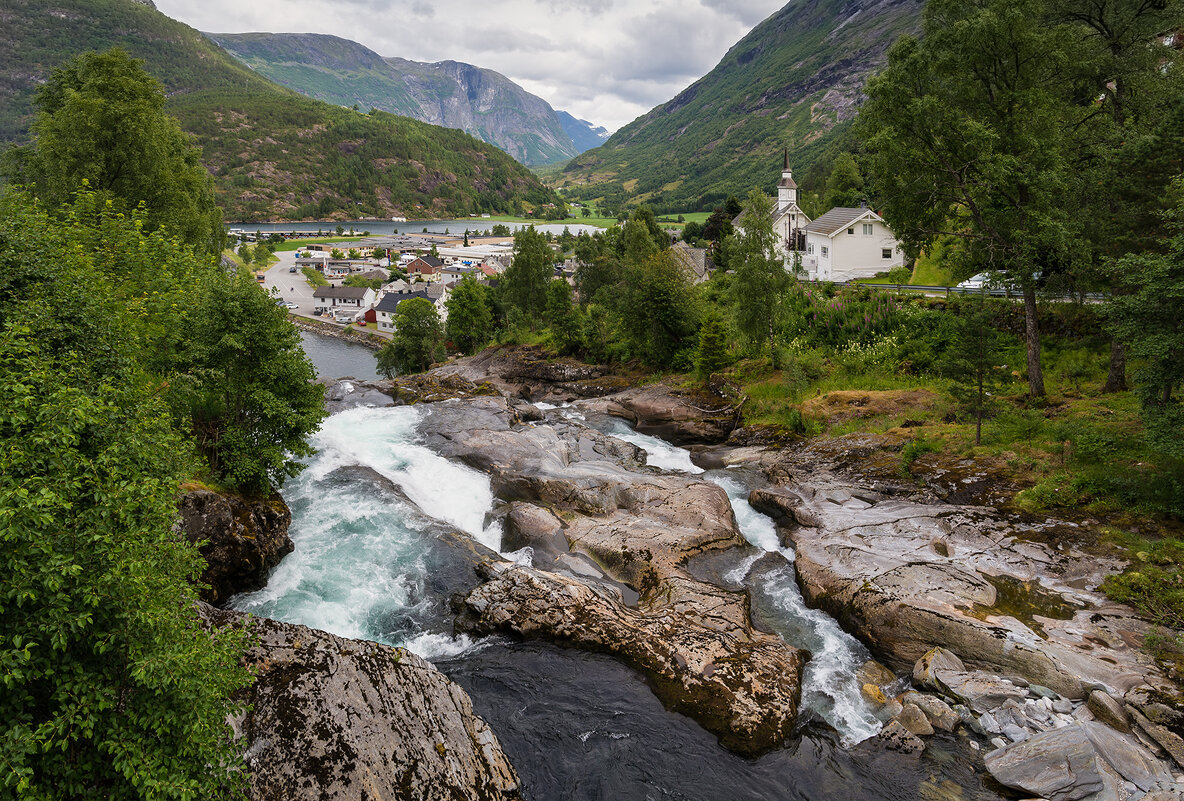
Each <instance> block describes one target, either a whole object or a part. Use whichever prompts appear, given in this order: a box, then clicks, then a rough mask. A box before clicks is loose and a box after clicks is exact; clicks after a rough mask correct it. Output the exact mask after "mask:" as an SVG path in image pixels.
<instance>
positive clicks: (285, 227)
mask: <svg viewBox="0 0 1184 801" xmlns="http://www.w3.org/2000/svg"><path fill="white" fill-rule="evenodd" d="M531 224H532V223H512V222H510V223H507V222H503V223H499V222H497V221H495V220H483V219H478V218H469V219H464V220H430V221H422V220H413V221H411V222H399V223H396V222H391V221H390V220H385V221H384V220H355V221H353V222H341V223H338V222H298V223H227V224H226V225H227V228H238V229H241V230H243V231H247V232H251V233H254V232H255V231H259V232H261V233H264V234H267V233H270V232H272V231H302V232H307V233H308V234H310V235H316V234H318V233H320V234H322V235H323V236H334V235H335V234H336V233H337V226H339V225H340V226H341V227H342V228H344V229H345V233H346V234H348V233H349V231H350V228H353V230H354V233H355V234H357V235H361V233H362V232H363V231H369V232H370V233H371V234H372V235H374V236H380V235H381V236H390V235H391V234H394V233H400V234H418V233H423V232H424V230H425V229H426V231H427V232H428V233H431V234H443V233H452V234H456V235H457V236H460V235H461V234H463V233H464V232H465V231H466V230H468V231H469V232H470V233H472V232H476V231H488V230H489V229H491V228H493V226H495V225H504V226H506V227H508V228H509V229H510V230H511V231H517V230H518V229H519V228H525V227H527V226H528V225H531ZM533 225H534V227H535V228H536V229H538V230H540V231H545V232H549V233H552V234H561V233H563V229H564V228H567V229H568V230H569V231H571V232H572V233H573V234H580V233H584V232H587V233H589V234H593V233H596V232H597V231H603V230H604V229H602V228H598V227H597V226H595V225H584V224H582V223H569V224H566V225H565V224H563V223H559V224H555V223H534V224H533Z"/></svg>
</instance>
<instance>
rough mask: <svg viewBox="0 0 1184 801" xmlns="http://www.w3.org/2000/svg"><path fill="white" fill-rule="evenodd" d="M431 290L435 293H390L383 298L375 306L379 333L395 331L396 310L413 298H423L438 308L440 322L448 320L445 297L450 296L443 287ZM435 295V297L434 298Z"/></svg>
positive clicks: (435, 286) (434, 287)
mask: <svg viewBox="0 0 1184 801" xmlns="http://www.w3.org/2000/svg"><path fill="white" fill-rule="evenodd" d="M430 289H434V290H436V291H435V292H431V293H429V292H404V293H399V292H388V293H386V294H384V295H383V296H382V300H380V301H378V304H377V305H375V306H374V322H375V324H376V325H377V326H378V330H379V331H383V332H386V333H388V334H389V333H391V332H392V331H394V330H395V310H396V309H397V308H399V304H400V303H402V302H404V301H407V300H411V299H412V298H423V299H424V300H426V301H428V302H429V303H431V304H432V305H433V306H435V307H436V313H437V314H439V315H440V322H444V321H445V320H447V319H448V309H447V308H445V306H444V297H445V296H446V295H447V294H448V293H447V292H445V291H441V290H443V289H444V287H443V286H438V285H434V286H432V287H431V288H430ZM433 295H435V297H433Z"/></svg>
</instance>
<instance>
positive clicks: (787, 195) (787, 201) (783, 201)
mask: <svg viewBox="0 0 1184 801" xmlns="http://www.w3.org/2000/svg"><path fill="white" fill-rule="evenodd" d="M784 156H785V162H784V166H783V167H782V170H781V182H780V183H778V184H777V210H778V211H780V210H782V209H784V208H786V207H788V206H790V205H792V204H796V203H797V202H798V185H797V182H796V181H794V180H793V171H792V170H791V169H789V148H788V147H787V148H785V153H784Z"/></svg>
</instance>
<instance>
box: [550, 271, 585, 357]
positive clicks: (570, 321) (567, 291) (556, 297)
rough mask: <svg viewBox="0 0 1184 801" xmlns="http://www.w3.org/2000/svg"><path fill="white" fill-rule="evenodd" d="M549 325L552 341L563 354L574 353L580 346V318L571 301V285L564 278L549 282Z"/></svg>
mask: <svg viewBox="0 0 1184 801" xmlns="http://www.w3.org/2000/svg"><path fill="white" fill-rule="evenodd" d="M546 318H547V327H548V328H549V329H550V330H551V342H552V343H553V344H554V345H555V349H556V350H557V351H559V352H560V353H561V354H566V353H572V352H573V351H575V350H577V349H578V348H579V346H580V320H579V317H578V315H577V313H576V310H575V308H574V307H573V306H572V302H571V286H569V285H568V283H567V281H566V280H565V279H563V278H554V279H552V280H551V282H550V283H548V284H547V310H546Z"/></svg>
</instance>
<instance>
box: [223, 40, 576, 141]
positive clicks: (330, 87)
mask: <svg viewBox="0 0 1184 801" xmlns="http://www.w3.org/2000/svg"><path fill="white" fill-rule="evenodd" d="M207 36H209V37H210V38H211V39H212V40H213V41H214V42H216V43H217V44H219V45H220V46H222V47H223V48H225V49H226V50H228V51H229V52H230V53H231V54H233V55H234V56H235V57H236V58H238V59H239V60H240V61H242V62H243V63H244V64H246V65H247V66H249V67H251V68H252V69H254V70H255V71H256V72H258V73H259V74H261V75H265V76H267V77H268V78H270V79H271V80H273V81H275V82H277V83H280V84H283V85H284V86H287V87H289V88H291V89H295V90H296V91H297V92H300V93H301V94H306V95H308V96H309V97H314V98H316V99H317V100H324V101H326V102H329V103H336V104H337V105H341V106H352V105H354V104H357V105H358V107H359V108H361V109H362V110H369V109H371V108H377V109H380V110H382V111H389V112H391V113H393V114H400V115H403V116H406V117H412V118H414V119H417V120H420V121H421V122H427V123H431V124H432V125H440V126H443V127H445V128H456V129H458V130H462V131H465V132H466V133H468V134H471V135H473V136H475V137H477V138H478V139H481V140H483V141H485V142H488V143H489V144H491V145H496V146H497V147H499V148H501V149H502V150H504V151H506V152H507V153H509V154H510V155H511V156H513V157H514V158H515V159H517V160H518V161H520V162H522V163H523V164H550V163H554V162H557V161H564V160H566V159H569V158H571V157H572V156H574V155H576V153H578V152H579V150H577V149H576V147H575V145H574V144H573V143H572V139H571V137H570V136H569V135H568V134H567V132H566V131H565V130H564V127H563V124H562V123H561V121H560V119H559V117H558V115H557V114H556V113H555V110H554V109H553V108H551V106H550V105H549V104H548V103H547V101H545V100H543V99H542V98H540V97H536V96H535V95H532V94H530V93H529V92H527V91H526V90H525V89H523V88H522V87H520V86H518V85H517V84H516V83H514V82H513V81H511V80H510V79H509V78H507V77H506V76H504V75H502V74H500V73H497V72H494V71H493V70H487V69H482V68H480V67H475V66H473V65H472V64H464V63H461V62H457V61H441V62H437V63H434V64H428V63H423V62H418V61H408V60H407V59H402V58H383V57H381V56H379V55H378V54H377V53H375V52H373V51H371V50H369V49H368V48H366V47H363V46H362V45H360V44H358V43H357V42H351V41H349V40H346V39H340V38H338V37H336V36H328V35H325V34H298V33H241V34H207Z"/></svg>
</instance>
